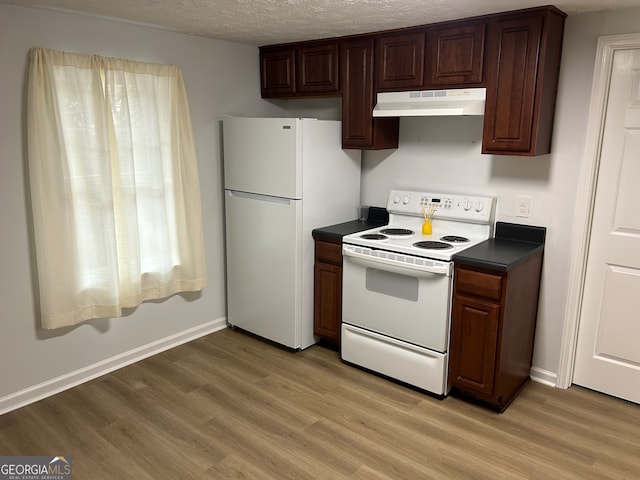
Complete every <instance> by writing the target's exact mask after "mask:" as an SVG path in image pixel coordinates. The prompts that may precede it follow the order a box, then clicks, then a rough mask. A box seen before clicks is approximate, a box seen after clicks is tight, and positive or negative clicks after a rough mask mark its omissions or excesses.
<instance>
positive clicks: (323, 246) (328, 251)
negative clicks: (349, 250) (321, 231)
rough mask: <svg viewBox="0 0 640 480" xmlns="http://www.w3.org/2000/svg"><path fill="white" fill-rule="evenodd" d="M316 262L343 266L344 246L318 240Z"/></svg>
mask: <svg viewBox="0 0 640 480" xmlns="http://www.w3.org/2000/svg"><path fill="white" fill-rule="evenodd" d="M316 260H317V261H322V262H327V263H333V264H334V265H342V244H341V243H330V242H323V241H322V240H316Z"/></svg>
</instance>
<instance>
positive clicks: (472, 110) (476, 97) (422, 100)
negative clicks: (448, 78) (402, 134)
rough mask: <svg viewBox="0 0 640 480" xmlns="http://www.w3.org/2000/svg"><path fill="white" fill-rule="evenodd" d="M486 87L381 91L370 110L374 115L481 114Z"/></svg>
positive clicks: (482, 112)
mask: <svg viewBox="0 0 640 480" xmlns="http://www.w3.org/2000/svg"><path fill="white" fill-rule="evenodd" d="M486 91H487V89H486V88H457V89H453V90H422V91H417V92H415V91H414V92H383V93H379V94H378V103H377V104H376V106H375V108H374V109H373V116H374V117H428V116H430V117H433V116H451V115H484V100H485V96H486Z"/></svg>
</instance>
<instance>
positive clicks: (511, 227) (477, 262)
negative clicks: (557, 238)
mask: <svg viewBox="0 0 640 480" xmlns="http://www.w3.org/2000/svg"><path fill="white" fill-rule="evenodd" d="M545 236H546V229H545V228H544V227H535V226H528V225H517V224H512V223H504V222H497V223H496V236H495V238H490V239H488V240H485V241H484V242H482V243H479V244H478V245H475V246H473V247H470V248H467V249H465V250H463V251H462V252H460V253H457V254H455V255H454V256H453V261H454V262H455V263H458V264H462V265H469V266H472V267H479V268H486V269H489V270H496V271H500V272H508V271H509V270H511V269H513V268H514V267H515V266H517V265H519V264H520V263H522V262H524V261H526V260H528V259H529V258H531V257H532V256H534V255H539V254H540V255H541V254H542V252H543V250H544V240H545Z"/></svg>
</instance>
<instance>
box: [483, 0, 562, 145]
mask: <svg viewBox="0 0 640 480" xmlns="http://www.w3.org/2000/svg"><path fill="white" fill-rule="evenodd" d="M565 16H566V15H565V14H564V13H563V12H561V11H560V10H558V9H557V8H555V7H551V6H549V7H542V8H540V9H537V10H536V11H535V12H531V13H526V14H520V15H513V14H510V15H504V16H500V17H498V18H497V19H496V20H495V21H493V22H491V23H489V25H488V31H487V57H488V58H491V63H490V64H488V65H487V102H486V107H485V117H484V132H483V138H482V153H494V154H503V155H543V154H546V153H549V152H550V151H551V134H552V131H553V115H554V111H555V104H556V93H557V92H556V90H557V85H558V76H559V72H560V57H561V54H562V37H563V32H564V19H565Z"/></svg>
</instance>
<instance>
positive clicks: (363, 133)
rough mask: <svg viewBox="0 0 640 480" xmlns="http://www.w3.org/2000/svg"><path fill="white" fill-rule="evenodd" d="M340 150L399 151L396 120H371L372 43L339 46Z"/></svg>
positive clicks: (358, 40) (363, 40) (355, 41)
mask: <svg viewBox="0 0 640 480" xmlns="http://www.w3.org/2000/svg"><path fill="white" fill-rule="evenodd" d="M340 58H341V64H340V72H341V77H342V148H358V149H367V150H380V149H387V148H397V147H398V127H399V124H400V122H399V119H398V118H373V106H374V102H375V92H374V88H373V65H374V63H373V62H374V39H373V37H372V36H371V37H370V36H366V37H357V38H352V39H347V40H344V41H342V42H340Z"/></svg>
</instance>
